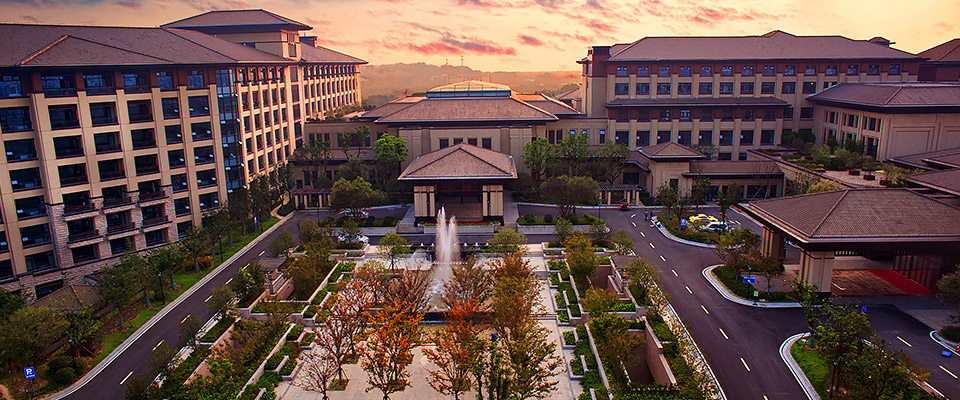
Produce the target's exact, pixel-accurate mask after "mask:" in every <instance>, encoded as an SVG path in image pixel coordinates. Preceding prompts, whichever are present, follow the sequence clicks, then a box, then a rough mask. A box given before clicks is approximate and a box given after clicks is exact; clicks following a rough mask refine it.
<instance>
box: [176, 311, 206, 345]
mask: <svg viewBox="0 0 960 400" xmlns="http://www.w3.org/2000/svg"><path fill="white" fill-rule="evenodd" d="M200 328H203V322H200V318H197V317H196V316H195V315H192V314H191V315H188V316H187V318H186V319H184V320H183V322H182V323H180V328H179V329H180V343H181V344H182V345H184V346H190V347H197V332H199V331H200Z"/></svg>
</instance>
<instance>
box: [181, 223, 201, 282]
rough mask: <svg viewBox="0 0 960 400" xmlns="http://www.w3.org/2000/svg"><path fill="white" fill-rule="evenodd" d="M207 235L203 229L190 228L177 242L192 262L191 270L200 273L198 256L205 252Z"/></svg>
mask: <svg viewBox="0 0 960 400" xmlns="http://www.w3.org/2000/svg"><path fill="white" fill-rule="evenodd" d="M206 242H207V234H206V232H205V231H204V230H203V228H191V229H190V230H189V231H188V232H187V234H186V236H184V237H182V238H180V241H179V242H177V243H179V244H180V247H181V248H182V249H183V250H184V251H185V252H186V253H187V255H188V256H189V258H190V260H192V261H193V268H194V269H195V270H196V272H197V273H200V256H202V255H203V254H204V253H205V252H206V251H207V243H206Z"/></svg>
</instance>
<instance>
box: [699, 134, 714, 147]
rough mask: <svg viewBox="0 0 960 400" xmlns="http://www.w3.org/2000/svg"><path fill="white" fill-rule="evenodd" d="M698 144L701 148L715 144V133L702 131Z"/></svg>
mask: <svg viewBox="0 0 960 400" xmlns="http://www.w3.org/2000/svg"><path fill="white" fill-rule="evenodd" d="M697 139H698V141H697V144H699V145H701V146H707V145H712V144H713V131H700V135H699V136H698V137H697Z"/></svg>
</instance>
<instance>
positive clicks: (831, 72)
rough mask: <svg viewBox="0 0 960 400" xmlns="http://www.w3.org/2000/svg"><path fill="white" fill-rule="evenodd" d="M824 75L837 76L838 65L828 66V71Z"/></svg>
mask: <svg viewBox="0 0 960 400" xmlns="http://www.w3.org/2000/svg"><path fill="white" fill-rule="evenodd" d="M824 73H825V74H827V75H836V74H837V66H836V65H827V69H826V71H825V72H824Z"/></svg>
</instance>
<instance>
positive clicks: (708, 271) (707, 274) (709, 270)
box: [703, 264, 800, 308]
mask: <svg viewBox="0 0 960 400" xmlns="http://www.w3.org/2000/svg"><path fill="white" fill-rule="evenodd" d="M719 266H720V264H717V265H711V266H709V267H706V268H704V269H703V277H704V278H706V279H707V282H710V285H711V286H713V288H714V289H717V292H720V295H721V296H723V298H725V299H727V300H729V301H730V302H733V303H737V304H740V305H742V306H747V307H756V308H800V303H767V302H762V301H761V302H753V301H750V300H747V299H741V298H739V297H737V296H736V295H734V294H733V293H730V292H729V291H728V290H727V288H726V287H724V286H723V284H722V283H720V281H718V280H717V278H714V277H713V270H714V269H716V268H717V267H719Z"/></svg>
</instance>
